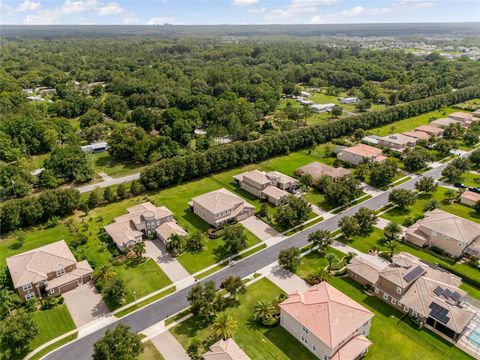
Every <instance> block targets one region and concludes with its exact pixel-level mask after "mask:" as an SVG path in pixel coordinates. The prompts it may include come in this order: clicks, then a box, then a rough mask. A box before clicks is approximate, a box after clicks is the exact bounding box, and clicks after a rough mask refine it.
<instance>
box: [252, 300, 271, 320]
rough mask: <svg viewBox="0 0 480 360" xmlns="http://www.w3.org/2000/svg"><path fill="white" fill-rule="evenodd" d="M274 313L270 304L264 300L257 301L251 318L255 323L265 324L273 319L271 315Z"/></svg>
mask: <svg viewBox="0 0 480 360" xmlns="http://www.w3.org/2000/svg"><path fill="white" fill-rule="evenodd" d="M274 313H275V307H274V306H273V305H272V303H270V302H267V301H265V300H259V301H258V302H257V305H255V311H254V313H253V317H254V318H255V320H257V321H261V322H265V321H267V320H271V319H273V314H274Z"/></svg>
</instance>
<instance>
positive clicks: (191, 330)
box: [170, 279, 312, 360]
mask: <svg viewBox="0 0 480 360" xmlns="http://www.w3.org/2000/svg"><path fill="white" fill-rule="evenodd" d="M281 293H282V290H281V289H280V288H278V287H277V286H276V285H275V284H273V283H272V282H270V281H269V280H268V279H261V280H259V281H258V282H256V283H254V284H252V285H250V286H248V287H247V292H246V293H245V294H243V295H240V296H239V297H238V300H239V305H238V306H237V307H230V308H227V309H226V310H225V311H226V312H228V313H230V314H232V316H233V317H234V318H235V320H236V321H237V323H238V328H237V330H236V332H235V335H234V337H233V338H234V340H235V342H236V343H237V344H238V345H239V346H240V347H241V348H242V349H243V350H244V351H245V352H246V353H247V355H248V356H249V357H250V358H252V359H263V360H283V359H285V360H287V359H296V360H297V359H298V360H303V359H305V360H307V359H312V354H311V353H310V352H309V351H308V350H307V349H306V348H305V347H304V346H303V345H302V344H300V342H298V341H297V340H296V339H295V338H294V337H293V336H291V335H290V334H289V333H288V332H287V331H286V330H284V329H283V328H281V327H280V326H276V327H271V328H266V327H262V326H259V325H257V323H256V322H255V321H253V320H252V316H253V311H254V308H255V305H256V303H257V301H258V300H266V301H271V300H274V299H275V298H276V297H277V296H278V295H279V294H281ZM170 331H171V332H172V334H173V335H174V336H175V337H176V338H177V339H178V341H179V342H180V343H181V344H182V346H183V347H184V348H187V347H188V346H189V345H190V342H191V341H192V339H193V338H198V339H200V340H204V339H206V338H207V337H208V336H209V335H210V334H211V327H210V326H207V327H203V326H202V325H201V324H200V323H199V321H198V320H197V319H196V318H195V317H192V318H190V319H188V320H186V321H184V322H182V323H180V324H179V325H177V326H175V327H174V328H172V329H171V330H170ZM259 344H261V346H259Z"/></svg>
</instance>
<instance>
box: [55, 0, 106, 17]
mask: <svg viewBox="0 0 480 360" xmlns="http://www.w3.org/2000/svg"><path fill="white" fill-rule="evenodd" d="M97 6H98V4H97V0H85V1H83V0H80V1H72V0H67V1H65V3H64V4H63V6H62V8H61V12H62V13H64V14H75V13H82V12H87V11H93V10H95V9H96V8H97Z"/></svg>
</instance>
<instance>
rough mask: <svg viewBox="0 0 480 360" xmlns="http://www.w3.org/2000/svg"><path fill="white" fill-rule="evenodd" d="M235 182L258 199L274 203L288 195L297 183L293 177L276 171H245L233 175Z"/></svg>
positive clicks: (276, 203)
mask: <svg viewBox="0 0 480 360" xmlns="http://www.w3.org/2000/svg"><path fill="white" fill-rule="evenodd" d="M233 181H234V183H235V184H237V185H239V186H240V187H241V188H242V189H244V190H246V191H248V192H249V193H251V194H253V195H255V196H256V197H258V198H260V199H266V200H268V201H269V202H271V203H272V204H274V205H278V204H280V202H281V201H282V200H283V199H284V198H285V197H286V196H288V191H292V190H293V189H294V188H295V186H296V185H297V180H295V179H294V178H292V177H290V176H288V175H285V174H282V173H279V172H278V171H270V172H264V171H259V170H252V171H247V172H244V173H241V174H238V175H235V176H234V177H233Z"/></svg>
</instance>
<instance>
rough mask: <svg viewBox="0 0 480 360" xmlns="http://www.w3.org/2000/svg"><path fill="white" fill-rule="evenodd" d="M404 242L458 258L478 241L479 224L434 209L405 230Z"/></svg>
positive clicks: (479, 233) (479, 234) (479, 237)
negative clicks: (431, 248) (434, 248)
mask: <svg viewBox="0 0 480 360" xmlns="http://www.w3.org/2000/svg"><path fill="white" fill-rule="evenodd" d="M405 240H406V241H408V242H410V243H412V244H415V245H417V246H420V247H432V246H435V247H436V248H439V249H441V250H443V251H445V252H446V253H447V254H449V255H450V256H452V257H459V256H461V255H463V253H464V252H466V249H467V248H468V247H469V246H470V245H471V244H472V243H474V242H476V241H480V224H477V223H475V222H473V221H470V220H467V219H464V218H461V217H459V216H456V215H453V214H450V213H448V212H446V211H442V210H439V209H435V210H432V211H428V212H426V213H425V217H424V218H423V219H422V220H419V221H417V222H416V223H415V224H413V225H412V226H410V227H409V228H408V229H407V231H406V232H405Z"/></svg>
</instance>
